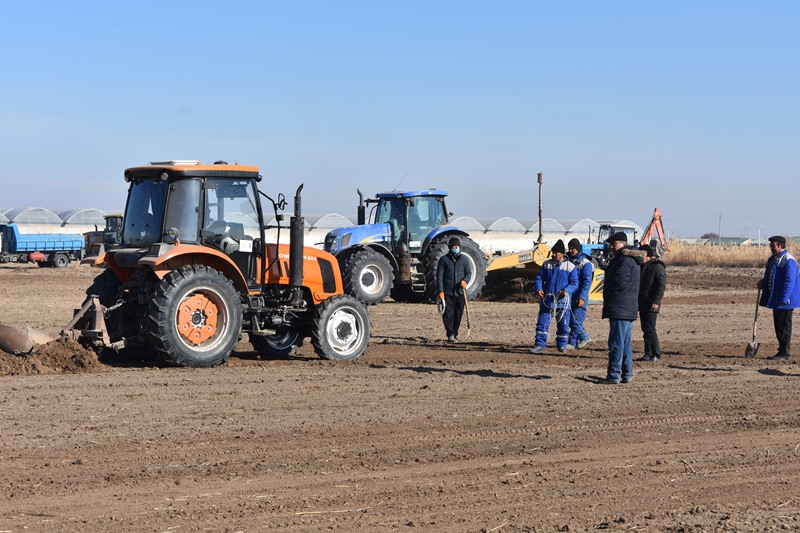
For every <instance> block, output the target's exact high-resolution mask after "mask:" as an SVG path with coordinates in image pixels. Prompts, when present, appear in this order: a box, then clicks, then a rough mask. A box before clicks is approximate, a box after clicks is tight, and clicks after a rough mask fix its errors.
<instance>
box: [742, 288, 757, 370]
mask: <svg viewBox="0 0 800 533" xmlns="http://www.w3.org/2000/svg"><path fill="white" fill-rule="evenodd" d="M760 301H761V289H758V294H757V295H756V316H755V318H754V319H753V341H752V342H748V343H747V348H745V350H744V356H745V357H755V356H756V353H758V347H759V346H760V345H761V343H758V342H756V331H757V330H758V303H759V302H760Z"/></svg>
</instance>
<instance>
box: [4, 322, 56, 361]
mask: <svg viewBox="0 0 800 533" xmlns="http://www.w3.org/2000/svg"><path fill="white" fill-rule="evenodd" d="M51 340H53V338H52V337H51V336H49V335H47V334H46V333H44V332H41V331H39V330H36V329H32V328H17V327H14V326H7V325H6V324H0V350H2V351H4V352H6V353H10V354H11V355H28V354H29V353H31V351H32V350H33V348H34V347H35V346H37V345H39V344H45V343H48V342H50V341H51Z"/></svg>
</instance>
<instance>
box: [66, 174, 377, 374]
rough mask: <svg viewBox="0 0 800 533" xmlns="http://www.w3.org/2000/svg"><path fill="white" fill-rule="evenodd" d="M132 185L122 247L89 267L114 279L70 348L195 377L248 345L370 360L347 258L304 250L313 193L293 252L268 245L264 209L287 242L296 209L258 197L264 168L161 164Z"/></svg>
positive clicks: (100, 283)
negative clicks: (134, 356)
mask: <svg viewBox="0 0 800 533" xmlns="http://www.w3.org/2000/svg"><path fill="white" fill-rule="evenodd" d="M124 178H125V181H126V182H127V183H128V187H129V188H128V199H127V204H126V208H125V213H124V218H123V227H122V238H121V242H120V244H119V246H117V247H114V248H112V249H106V248H105V246H104V244H102V243H98V244H95V245H93V247H92V251H91V253H90V255H89V256H87V257H86V258H84V260H83V261H82V263H84V264H91V265H95V266H97V265H102V264H105V265H107V268H106V269H104V270H103V271H102V272H101V273H100V274H99V275H98V276H97V277H96V278H95V279H94V282H93V283H92V285H91V286H90V287H89V288H88V289H87V290H86V299H85V301H84V302H83V305H82V307H81V308H80V309H78V310H76V312H75V314H74V316H73V318H72V320H71V321H70V322H69V323H68V324H67V325H66V326H65V328H64V330H63V331H62V335H63V336H67V337H70V338H73V339H76V340H78V341H79V342H82V343H83V344H85V345H87V346H91V347H94V348H96V349H98V350H107V349H113V350H117V351H119V352H122V353H125V352H128V351H130V350H148V351H151V352H154V353H155V354H156V355H158V356H160V357H161V358H162V359H163V360H164V361H166V362H167V363H170V364H175V365H181V366H188V367H213V366H216V365H219V364H221V363H223V362H225V361H226V360H227V359H228V356H229V355H230V354H231V353H232V351H233V350H234V348H235V346H236V344H237V343H238V342H239V340H240V339H241V338H242V334H243V333H247V335H248V338H249V341H250V343H251V344H252V345H253V347H254V348H255V350H256V352H258V353H259V354H260V355H261V356H263V357H270V358H275V357H286V356H289V355H291V354H292V353H293V352H294V351H295V350H296V349H297V347H299V346H300V345H301V344H302V342H303V341H304V339H305V338H308V337H310V338H311V343H312V345H313V346H314V350H315V352H316V353H317V354H318V355H319V356H321V357H324V358H327V359H333V360H354V359H357V358H359V357H360V356H361V355H362V354H363V353H364V352H365V350H366V348H367V345H368V342H369V336H370V321H369V313H368V310H367V307H366V306H365V305H364V304H363V303H362V302H360V301H358V300H357V299H356V298H354V297H352V296H350V295H347V294H344V291H343V285H342V278H341V274H340V272H339V267H338V264H337V262H336V258H334V257H333V256H332V255H331V254H329V253H327V252H324V251H322V250H319V249H316V248H312V247H305V246H304V243H303V235H304V234H303V231H304V227H303V226H304V219H303V217H302V211H301V192H302V189H303V186H302V185H300V186H299V187H298V188H297V190H296V192H295V196H294V215H293V216H292V217H291V219H290V222H289V226H288V236H289V243H288V244H285V243H283V242H281V238H280V237H279V238H278V242H266V240H265V232H266V230H267V229H274V228H275V227H276V226H266V225H265V223H264V221H265V217H266V215H265V213H264V207H263V206H262V198H266V199H267V200H268V201H269V202H270V203H271V204H272V211H273V212H274V216H275V218H276V220H277V229H278V235H279V236H285V235H286V233H287V232H286V231H283V232H281V227H283V228H284V230H286V229H287V228H285V226H283V223H282V221H283V220H284V218H285V215H284V214H283V213H282V212H281V211H282V210H283V209H284V208H285V206H286V198H285V196H284V195H283V194H279V195H278V196H277V198H276V199H274V200H273V199H272V197H270V196H268V195H267V194H266V193H264V192H262V191H260V190H259V189H258V187H257V184H258V182H260V181H261V179H262V176H261V174H260V172H259V169H258V168H257V167H254V166H245V165H240V164H238V163H236V164H228V163H227V162H225V161H217V162H216V163H214V164H211V165H204V164H202V163H200V162H199V161H189V160H176V161H161V162H153V163H151V164H149V165H146V166H140V167H134V168H129V169H127V170H126V171H125V173H124ZM267 205H268V204H267ZM284 238H285V237H284Z"/></svg>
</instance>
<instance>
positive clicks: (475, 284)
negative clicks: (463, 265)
mask: <svg viewBox="0 0 800 533" xmlns="http://www.w3.org/2000/svg"><path fill="white" fill-rule="evenodd" d="M450 237H451V235H442V236H440V237H437V238H436V239H434V240H433V242H431V244H430V245H429V246H428V249H427V251H426V252H425V261H424V263H423V264H424V265H425V284H426V285H427V286H428V290H427V291H426V294H427V296H428V298H433V297H434V296H436V266H437V265H438V264H439V259H441V258H442V257H443V256H444V255H446V254H447V253H448V251H449V247H448V246H447V241H448V240H450ZM458 240H460V241H461V255H463V256H464V257H466V258H467V261H469V267H470V270H472V278H471V279H470V280H469V283H467V299H469V300H474V299H475V298H477V297H478V296H480V294H481V291H482V290H483V287H484V285H486V257H485V256H484V255H483V252H482V251H481V249H480V248H479V247H478V245H477V244H475V241H473V240H472V239H470V238H469V237H464V236H459V237H458Z"/></svg>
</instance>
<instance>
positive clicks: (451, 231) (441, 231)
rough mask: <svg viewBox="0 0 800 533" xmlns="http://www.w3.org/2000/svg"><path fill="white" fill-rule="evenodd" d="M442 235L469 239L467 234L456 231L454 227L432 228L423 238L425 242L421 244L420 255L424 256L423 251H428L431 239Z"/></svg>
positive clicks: (460, 230)
mask: <svg viewBox="0 0 800 533" xmlns="http://www.w3.org/2000/svg"><path fill="white" fill-rule="evenodd" d="M444 235H453V236H460V237H469V233H467V232H466V231H464V230H462V229H458V228H457V227H455V226H439V227H438V228H433V229H432V230H431V232H430V233H428V235H427V236H426V237H425V241H424V242H423V243H422V254H423V255H425V251H426V250H427V249H428V246H429V245H430V244H431V241H432V240H433V239H435V238H437V237H439V236H444Z"/></svg>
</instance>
